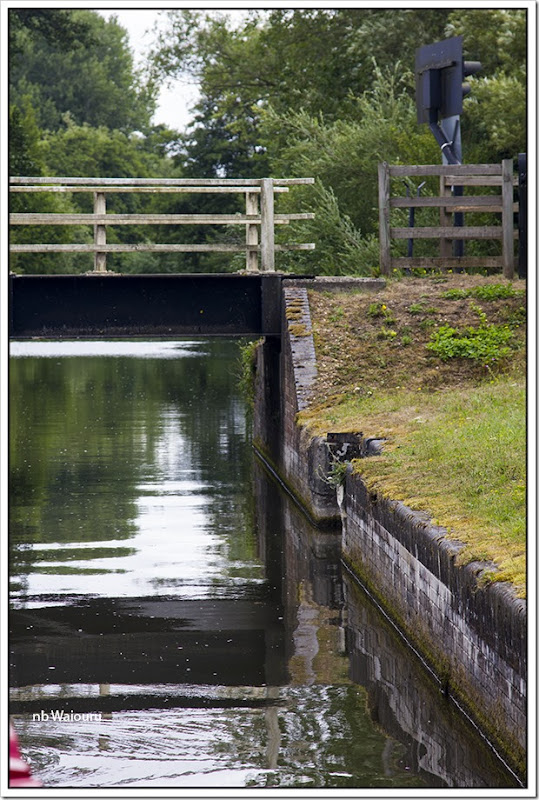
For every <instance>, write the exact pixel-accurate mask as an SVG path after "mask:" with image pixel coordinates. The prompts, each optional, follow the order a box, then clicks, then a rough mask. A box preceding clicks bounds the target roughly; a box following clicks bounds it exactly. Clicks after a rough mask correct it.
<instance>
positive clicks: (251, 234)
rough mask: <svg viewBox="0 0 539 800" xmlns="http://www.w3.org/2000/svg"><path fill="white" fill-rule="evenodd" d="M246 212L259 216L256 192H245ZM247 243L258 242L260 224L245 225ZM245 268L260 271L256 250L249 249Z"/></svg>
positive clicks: (248, 270) (249, 270) (250, 270)
mask: <svg viewBox="0 0 539 800" xmlns="http://www.w3.org/2000/svg"><path fill="white" fill-rule="evenodd" d="M245 213H246V214H256V215H257V216H258V213H259V211H258V194H255V192H246V193H245ZM245 244H258V225H246V226H245ZM245 268H246V269H247V272H258V253H257V252H256V250H247V253H246V254H245Z"/></svg>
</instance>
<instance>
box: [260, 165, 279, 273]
mask: <svg viewBox="0 0 539 800" xmlns="http://www.w3.org/2000/svg"><path fill="white" fill-rule="evenodd" d="M274 222H275V220H274V198H273V180H272V179H271V178H262V181H261V185H260V261H261V269H262V272H275V225H274Z"/></svg>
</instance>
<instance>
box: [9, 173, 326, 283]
mask: <svg viewBox="0 0 539 800" xmlns="http://www.w3.org/2000/svg"><path fill="white" fill-rule="evenodd" d="M312 183H314V179H313V178H256V179H246V178H244V179H230V178H229V179H221V178H174V179H172V178H171V179H167V178H160V179H151V178H42V177H39V178H30V177H12V178H10V192H22V193H30V192H61V193H67V192H69V193H72V192H87V193H93V195H94V208H93V213H92V214H69V213H64V214H62V213H60V214H47V213H37V214H30V213H20V214H19V213H15V214H10V215H9V222H10V225H92V226H93V229H94V241H93V244H13V245H10V248H9V249H10V252H12V253H51V252H56V253H93V254H94V269H93V271H94V272H95V273H98V274H103V273H106V272H107V253H131V252H139V253H140V252H147V253H166V252H168V253H207V252H220V253H238V252H245V254H246V269H247V270H248V271H249V272H257V271H259V270H260V271H262V272H273V271H275V252H279V251H282V250H313V249H314V244H312V243H304V244H282V245H276V244H275V225H287V224H288V223H289V222H290V221H292V220H302V219H313V217H314V214H276V213H275V211H274V198H275V194H276V193H280V192H288V187H289V186H292V185H296V184H312ZM111 193H114V194H124V193H125V194H128V193H150V194H161V193H168V194H186V193H197V194H208V193H212V194H222V193H236V194H238V193H239V194H243V195H245V214H110V213H107V195H108V194H111ZM209 224H211V225H244V226H245V231H246V233H245V244H228V243H214V244H150V243H144V244H107V227H108V226H110V225H209ZM259 255H260V263H259Z"/></svg>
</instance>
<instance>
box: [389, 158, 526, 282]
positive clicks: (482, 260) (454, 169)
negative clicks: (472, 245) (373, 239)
mask: <svg viewBox="0 0 539 800" xmlns="http://www.w3.org/2000/svg"><path fill="white" fill-rule="evenodd" d="M414 177H426V178H428V177H437V178H439V196H435V197H432V196H424V197H419V196H416V197H412V196H411V194H412V192H410V191H409V190H408V194H409V196H407V197H391V179H392V178H393V179H394V178H399V179H400V182H401V185H402V182H403V180H404V179H405V178H414ZM404 182H405V183H406V181H404ZM465 186H485V187H500V189H501V192H500V193H499V194H492V195H482V196H469V197H465V196H464V195H463V194H462V189H463V187H465ZM515 186H518V178H517V177H516V176H514V175H513V162H512V160H511V159H505V160H504V161H502V162H501V164H460V165H453V164H449V165H448V164H413V165H401V164H399V165H389V164H387V163H386V162H384V163H382V164H379V165H378V193H379V224H380V227H379V238H380V268H381V272H382V274H384V275H388V274H390V273H391V270H392V269H393V268H414V267H420V268H429V267H437V268H438V267H441V268H453V267H455V266H458V267H472V266H474V267H488V268H498V269H502V270H503V273H504V275H505V277H507V278H512V277H513V275H514V240H515V239H517V238H518V232H517V231H516V230H515V227H514V221H513V216H514V214H515V213H518V211H519V204H518V203H516V202H515V201H514V197H513V192H514V187H515ZM456 187H459V189H460V190H459V191H457V189H456ZM431 191H432V189H431ZM418 194H419V192H418ZM398 208H400V209H404V208H408V209H416V208H417V209H419V208H432V209H436V208H437V209H439V217H440V224H439V225H432V226H429V227H416V226H415V225H414V218H413V212H412V211H410V225H409V226H408V227H404V226H392V225H391V219H390V212H391V210H393V209H398ZM464 212H467V213H475V214H478V213H481V214H484V213H489V214H498V215H500V216H501V224H499V225H468V226H466V225H461V224H460V222H459V224H458V225H457V224H453V216H452V215H453V214H460V215H462V214H463V213H464ZM394 239H407V240H408V242H409V249H408V257H407V258H403V257H393V256H392V255H391V252H390V247H391V241H392V240H394ZM416 239H439V240H440V255H439V257H434V258H430V257H429V258H427V257H424V256H421V257H419V258H413V257H412V249H413V242H414V240H416ZM471 239H474V240H500V241H501V243H502V255H501V256H499V257H494V256H489V257H481V256H479V257H473V258H472V257H465V256H464V255H462V244H461V245H460V247H459V250H457V251H456V252H454V253H453V255H451V249H450V248H451V242H464V241H467V240H471Z"/></svg>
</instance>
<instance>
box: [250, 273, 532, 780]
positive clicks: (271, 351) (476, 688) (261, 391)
mask: <svg viewBox="0 0 539 800" xmlns="http://www.w3.org/2000/svg"><path fill="white" fill-rule="evenodd" d="M287 284H288V282H287V281H283V303H282V336H281V342H280V345H279V344H278V343H277V342H276V341H275V340H273V341H266V343H265V344H263V345H262V346H261V347H260V348H259V350H258V353H257V374H256V387H255V418H254V442H255V446H256V447H257V449H258V450H259V451H260V452H261V453H262V455H263V456H264V458H265V459H266V460H267V462H268V463H269V464H270V465H271V467H272V468H273V469H274V470H275V472H276V473H277V474H278V476H279V478H280V480H281V481H282V483H283V484H284V485H285V487H286V488H287V489H288V490H289V491H290V493H291V494H292V495H293V496H294V497H295V499H296V500H297V501H298V502H299V503H300V504H301V505H302V506H303V508H304V509H305V511H306V512H307V514H308V515H309V516H310V518H311V519H312V521H314V522H315V523H316V524H318V525H319V526H321V527H324V526H325V527H329V528H333V529H334V530H335V531H336V532H340V531H341V522H342V556H343V559H344V560H345V562H346V563H347V564H348V565H349V567H350V569H351V570H352V572H354V573H355V574H356V575H357V576H358V578H360V580H361V581H362V583H363V584H364V585H365V586H366V587H367V588H368V589H369V590H370V591H371V592H372V594H373V595H374V596H375V597H376V598H377V600H378V602H379V603H380V605H381V606H382V607H383V608H384V610H385V611H386V612H387V614H388V615H389V617H390V618H391V619H393V621H394V622H395V623H396V624H397V626H398V627H399V629H400V630H401V632H402V633H403V635H404V636H405V637H406V638H407V639H408V640H409V642H410V643H411V644H412V645H413V646H414V647H415V648H416V649H417V651H418V652H419V653H420V655H421V656H422V658H423V659H424V660H425V661H426V662H427V663H428V664H429V665H430V667H431V669H432V670H433V672H434V673H435V675H436V676H437V679H438V681H439V683H440V686H441V688H442V690H443V691H444V692H445V693H446V694H447V695H448V696H452V697H453V698H454V699H455V701H456V702H458V704H459V705H461V707H462V708H463V709H465V710H466V712H467V713H468V714H469V715H470V717H471V718H472V719H473V720H474V721H475V722H476V723H477V724H478V725H479V727H480V728H481V729H482V730H483V732H484V733H485V734H486V735H487V736H488V738H489V739H490V740H491V741H492V742H493V743H494V744H495V745H496V746H497V748H498V749H499V750H500V751H501V752H502V753H503V754H504V756H505V758H506V759H507V760H508V762H509V763H510V764H511V766H512V767H513V769H514V770H515V771H516V772H517V773H518V774H519V775H520V776H521V777H522V776H523V775H524V773H525V748H526V733H527V731H526V710H527V705H526V687H527V633H526V602H525V601H523V600H520V599H518V598H517V597H516V595H515V593H514V591H513V590H512V587H510V586H509V585H508V584H501V583H491V584H487V583H485V582H484V581H482V580H481V578H482V575H483V572H484V570H485V567H487V566H491V565H485V564H479V563H474V564H468V565H466V566H459V565H457V563H456V557H457V555H458V552H459V550H460V546H459V545H458V543H455V542H452V541H450V540H449V539H448V538H447V537H446V535H445V532H444V530H443V529H441V528H437V527H436V526H433V525H432V524H431V523H430V521H429V520H428V518H426V517H425V515H422V514H420V513H417V512H413V511H411V510H410V509H409V508H407V507H406V506H404V505H403V504H402V503H399V502H398V501H393V500H388V499H385V498H382V497H377V496H373V495H370V494H369V493H368V491H367V489H366V487H365V486H364V484H363V482H362V481H361V478H360V477H359V476H358V475H357V474H353V473H352V471H351V470H348V473H347V474H346V477H345V481H344V484H343V485H341V486H340V487H339V488H338V489H337V490H336V487H335V485H333V484H332V482H331V481H330V480H328V477H329V476H330V474H331V471H332V467H333V464H334V458H335V453H336V447H340V444H339V443H337V445H336V444H335V443H334V442H332V439H331V436H328V437H327V438H322V437H316V438H314V439H313V438H311V437H310V436H309V435H308V434H307V433H306V431H305V430H303V429H302V428H300V427H299V426H298V424H297V414H298V412H299V411H300V410H301V409H302V408H304V407H305V406H306V404H308V401H309V393H310V388H311V387H312V385H313V382H314V380H315V377H316V357H315V352H314V343H313V339H312V334H311V330H312V328H311V320H310V313H309V306H308V299H307V291H306V288H303V287H301V286H298V285H297V284H296V285H294V284H293V283H290V284H288V285H287ZM309 288H313V287H312V286H310V287H309ZM315 288H316V287H315ZM300 333H301V335H300ZM351 442H352V445H351V446H356V445H357V447H358V448H359V450H360V451H362V449H363V450H364V448H362V444H361V442H359V443H355V442H353V441H352V438H351ZM360 455H363V452H360ZM337 496H338V502H337Z"/></svg>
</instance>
